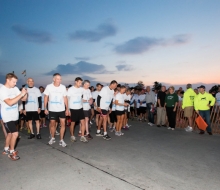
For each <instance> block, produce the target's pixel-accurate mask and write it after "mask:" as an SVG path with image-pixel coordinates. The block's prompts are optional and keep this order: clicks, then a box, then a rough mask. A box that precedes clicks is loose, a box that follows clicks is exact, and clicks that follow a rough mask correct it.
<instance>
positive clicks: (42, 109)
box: [39, 86, 47, 127]
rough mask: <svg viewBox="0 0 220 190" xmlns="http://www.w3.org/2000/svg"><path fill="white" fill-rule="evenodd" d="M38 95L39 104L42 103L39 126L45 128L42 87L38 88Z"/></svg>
mask: <svg viewBox="0 0 220 190" xmlns="http://www.w3.org/2000/svg"><path fill="white" fill-rule="evenodd" d="M39 90H40V93H41V102H42V106H41V112H40V126H41V127H47V125H46V119H45V117H46V115H45V113H44V87H43V86H40V87H39Z"/></svg>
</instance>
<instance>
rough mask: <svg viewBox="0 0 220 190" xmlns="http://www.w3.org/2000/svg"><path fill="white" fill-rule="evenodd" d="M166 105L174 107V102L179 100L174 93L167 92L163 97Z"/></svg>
mask: <svg viewBox="0 0 220 190" xmlns="http://www.w3.org/2000/svg"><path fill="white" fill-rule="evenodd" d="M165 102H166V104H167V105H166V107H174V106H175V103H176V102H179V98H178V96H177V94H176V93H173V94H167V95H166V98H165Z"/></svg>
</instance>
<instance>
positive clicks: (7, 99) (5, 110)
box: [0, 73, 27, 160]
mask: <svg viewBox="0 0 220 190" xmlns="http://www.w3.org/2000/svg"><path fill="white" fill-rule="evenodd" d="M17 79H18V78H17V76H16V75H15V74H14V73H8V74H7V75H6V83H5V85H3V86H2V87H1V88H0V102H1V114H2V120H3V122H4V126H5V129H6V132H7V137H6V140H5V148H4V151H3V154H7V155H8V157H9V158H10V159H12V160H18V159H20V157H19V156H18V151H15V150H14V147H15V144H16V140H17V137H18V130H17V123H18V117H19V114H18V101H19V100H20V99H22V100H23V101H26V99H27V96H26V94H27V91H26V89H24V88H23V89H22V91H20V90H19V89H18V88H17V87H16V83H17ZM9 147H10V149H9Z"/></svg>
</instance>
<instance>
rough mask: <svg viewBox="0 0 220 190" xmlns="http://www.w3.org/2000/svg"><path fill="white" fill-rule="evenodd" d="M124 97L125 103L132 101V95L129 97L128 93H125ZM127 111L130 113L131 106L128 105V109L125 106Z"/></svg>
mask: <svg viewBox="0 0 220 190" xmlns="http://www.w3.org/2000/svg"><path fill="white" fill-rule="evenodd" d="M123 95H124V101H126V100H128V101H131V95H130V94H129V95H127V94H126V93H124V94H123ZM127 109H128V111H130V104H129V105H128V107H127V106H125V110H127Z"/></svg>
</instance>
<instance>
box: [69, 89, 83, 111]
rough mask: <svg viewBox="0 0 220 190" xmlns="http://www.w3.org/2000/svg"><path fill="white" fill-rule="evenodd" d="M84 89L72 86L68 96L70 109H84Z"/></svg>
mask: <svg viewBox="0 0 220 190" xmlns="http://www.w3.org/2000/svg"><path fill="white" fill-rule="evenodd" d="M82 95H83V88H82V87H79V88H76V87H75V86H72V87H70V88H69V89H68V92H67V96H68V98H69V109H74V110H78V109H81V108H82Z"/></svg>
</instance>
